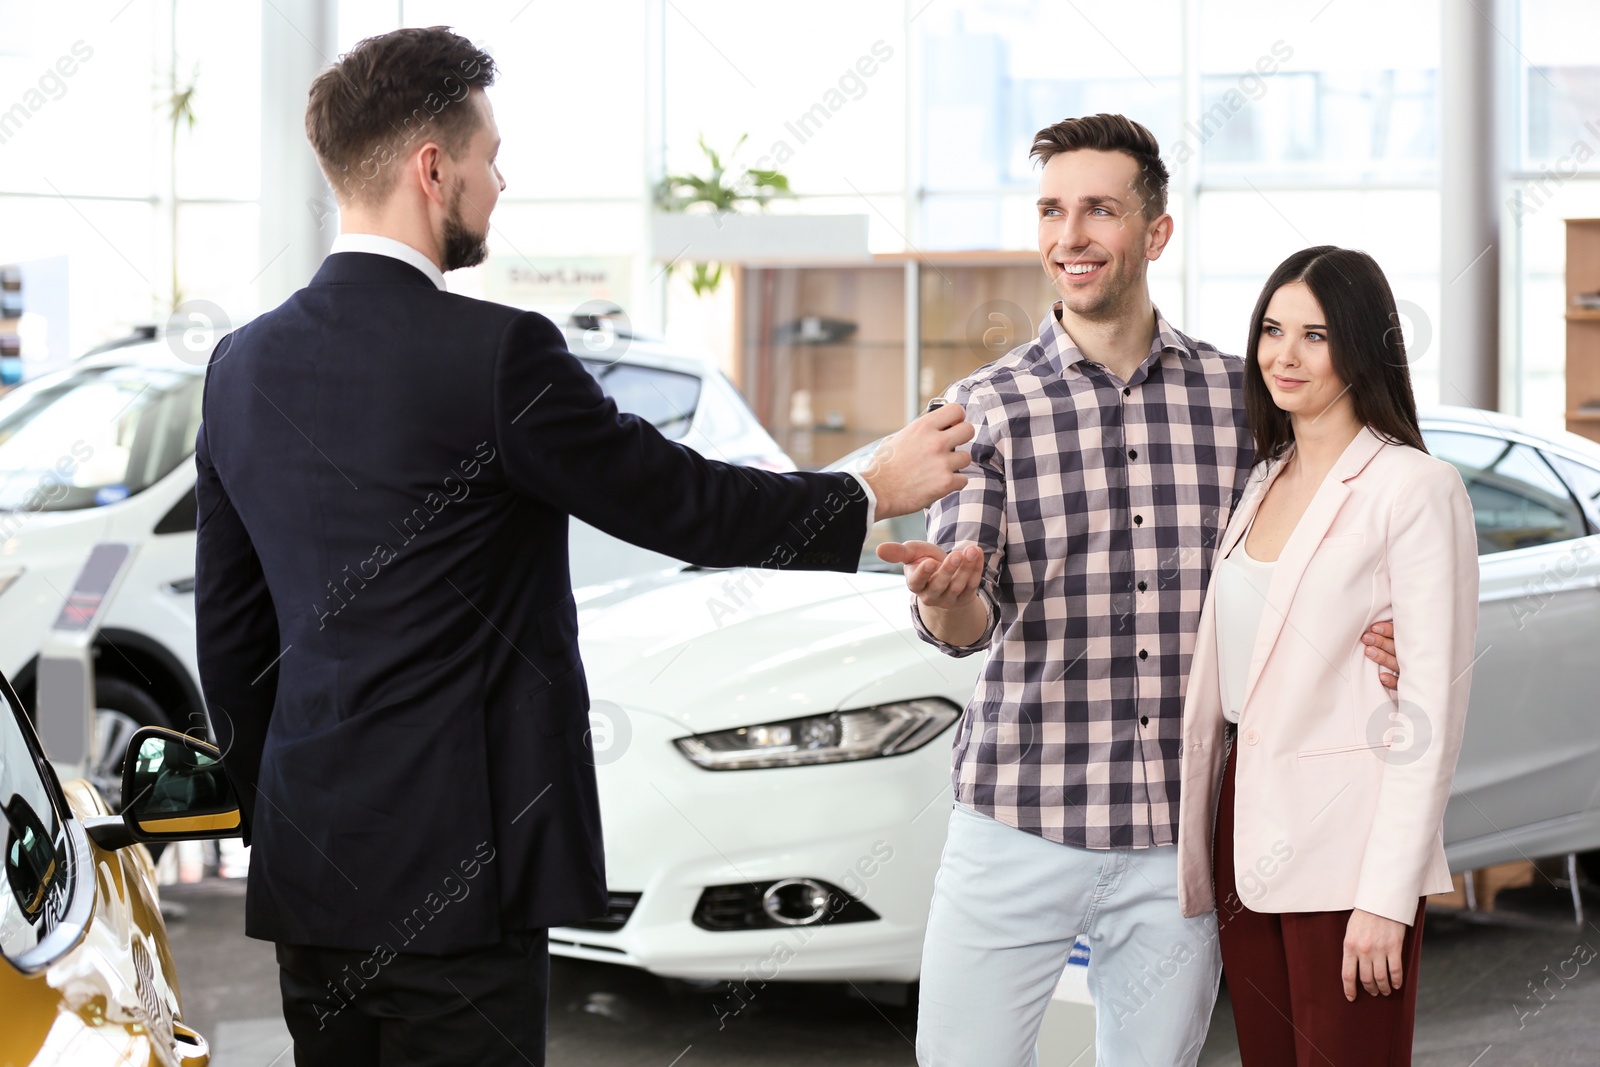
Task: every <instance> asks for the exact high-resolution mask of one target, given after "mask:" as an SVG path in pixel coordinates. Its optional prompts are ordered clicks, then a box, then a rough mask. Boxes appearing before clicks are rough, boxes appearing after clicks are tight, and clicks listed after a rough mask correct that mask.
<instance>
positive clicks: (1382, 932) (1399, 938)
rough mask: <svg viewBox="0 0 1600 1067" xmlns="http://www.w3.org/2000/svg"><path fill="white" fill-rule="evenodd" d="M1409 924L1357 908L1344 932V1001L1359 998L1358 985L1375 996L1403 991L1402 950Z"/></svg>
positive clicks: (1342, 969)
mask: <svg viewBox="0 0 1600 1067" xmlns="http://www.w3.org/2000/svg"><path fill="white" fill-rule="evenodd" d="M1406 930H1407V927H1406V924H1405V923H1397V922H1395V921H1394V920H1393V919H1385V918H1384V917H1383V916H1382V915H1374V914H1372V912H1370V911H1362V910H1361V909H1360V908H1357V909H1356V910H1355V911H1353V912H1351V913H1350V923H1349V925H1348V926H1346V927H1345V930H1344V964H1343V966H1342V968H1341V971H1342V974H1343V977H1344V999H1346V1000H1352V1001H1353V1000H1355V999H1356V982H1357V981H1358V980H1359V981H1360V983H1361V986H1362V987H1363V988H1364V989H1366V991H1367V992H1368V993H1370V994H1372V995H1373V996H1375V997H1376V996H1379V995H1382V996H1385V997H1386V996H1388V995H1389V994H1390V993H1391V992H1393V991H1394V990H1397V989H1399V988H1400V982H1401V974H1400V951H1401V949H1402V948H1403V947H1404V946H1405V940H1406Z"/></svg>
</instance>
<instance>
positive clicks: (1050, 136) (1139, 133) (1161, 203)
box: [1028, 112, 1168, 219]
mask: <svg viewBox="0 0 1600 1067" xmlns="http://www.w3.org/2000/svg"><path fill="white" fill-rule="evenodd" d="M1083 149H1089V150H1091V151H1096V152H1122V153H1123V154H1125V155H1128V156H1132V157H1133V161H1134V162H1135V163H1137V164H1139V179H1140V180H1139V190H1138V192H1139V195H1140V196H1141V197H1143V198H1144V217H1145V218H1147V219H1158V218H1160V217H1161V216H1162V215H1165V214H1166V213H1167V178H1168V176H1167V165H1166V164H1165V163H1163V162H1161V146H1160V145H1159V144H1158V143H1157V142H1156V137H1155V134H1153V133H1151V132H1150V131H1149V130H1147V129H1145V128H1144V127H1143V126H1141V125H1139V124H1138V123H1137V122H1134V121H1133V120H1132V119H1130V118H1128V117H1127V116H1126V115H1108V114H1105V113H1104V112H1102V113H1101V114H1099V115H1085V116H1083V117H1081V118H1075V119H1062V120H1061V121H1060V122H1058V123H1055V124H1054V125H1052V126H1046V127H1045V128H1044V129H1042V130H1040V131H1039V132H1038V133H1036V134H1034V135H1033V148H1032V149H1031V150H1030V151H1029V152H1028V157H1029V158H1030V159H1037V160H1038V161H1039V162H1040V163H1048V162H1050V160H1051V158H1052V157H1053V156H1058V155H1060V154H1061V153H1062V152H1077V151H1080V150H1083Z"/></svg>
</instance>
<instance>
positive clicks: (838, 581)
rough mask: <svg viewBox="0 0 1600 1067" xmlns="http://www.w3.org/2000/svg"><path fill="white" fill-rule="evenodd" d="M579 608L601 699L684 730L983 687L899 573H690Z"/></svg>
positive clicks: (596, 592)
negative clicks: (945, 643) (931, 635)
mask: <svg viewBox="0 0 1600 1067" xmlns="http://www.w3.org/2000/svg"><path fill="white" fill-rule="evenodd" d="M578 600H579V614H578V630H579V644H580V646H581V649H582V654H583V663H584V669H585V672H586V673H587V675H588V680H589V692H590V695H591V698H592V699H593V701H595V702H600V701H611V702H613V703H616V704H619V705H621V706H622V707H624V708H626V709H627V710H628V711H629V712H630V713H631V712H639V711H642V712H649V713H654V714H656V715H660V716H663V717H666V718H668V719H671V720H672V721H673V722H675V723H676V724H678V725H679V726H681V727H682V728H683V729H684V732H685V733H690V732H703V731H707V730H720V729H727V728H729V727H733V726H744V725H750V724H753V723H759V722H772V721H775V720H781V719H791V718H796V717H798V716H802V715H814V714H819V713H822V712H828V711H834V710H837V709H840V708H844V707H860V706H863V705H865V704H871V703H881V702H884V701H887V700H898V699H906V698H908V697H911V696H947V697H949V698H950V699H952V700H955V701H956V702H957V703H965V701H966V699H967V697H968V696H969V695H970V694H971V692H972V683H973V670H972V669H960V668H959V667H956V666H955V664H957V663H961V662H963V661H952V660H949V659H947V658H946V657H944V656H942V655H941V654H940V653H939V652H938V651H937V650H935V649H934V648H933V647H932V646H930V645H927V644H925V643H924V642H922V641H921V640H920V639H919V638H918V637H917V635H916V634H915V632H914V631H913V630H912V628H911V618H910V611H909V608H908V594H907V592H906V587H905V582H904V580H903V579H902V578H901V577H900V575H898V574H878V573H870V572H869V573H860V574H837V573H826V572H800V571H771V570H755V569H752V570H715V571H705V570H694V569H690V570H683V571H677V572H672V573H666V574H659V575H653V576H649V577H645V578H641V579H636V580H634V581H631V582H627V583H621V584H619V585H617V586H610V587H598V588H592V589H587V590H581V591H579V593H578ZM972 659H973V660H977V661H981V657H972ZM976 666H977V663H972V667H974V668H975V667H976Z"/></svg>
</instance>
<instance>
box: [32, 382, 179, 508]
mask: <svg viewBox="0 0 1600 1067" xmlns="http://www.w3.org/2000/svg"><path fill="white" fill-rule="evenodd" d="M202 388H203V379H202V378H201V376H200V375H199V374H197V373H194V372H192V371H187V370H162V369H158V368H151V367H139V366H130V365H119V366H100V367H75V368H70V369H68V370H64V371H61V372H58V373H56V374H51V375H47V376H45V377H42V378H38V379H35V380H34V381H31V382H27V383H24V384H23V385H20V386H18V387H17V388H15V389H13V390H12V391H11V392H10V393H8V394H6V395H5V396H4V397H0V510H5V511H75V510H78V509H80V508H92V507H100V506H102V505H105V504H115V503H116V502H117V501H119V500H125V499H127V498H128V497H130V496H133V495H134V494H135V493H138V492H141V491H142V490H144V489H147V488H149V487H150V486H151V485H153V484H155V483H156V482H158V481H160V480H161V479H162V478H163V477H165V476H166V475H167V474H168V473H169V472H170V471H172V470H173V468H175V467H177V466H178V464H179V463H181V462H183V461H184V460H185V459H186V458H188V457H189V456H190V455H191V454H192V453H193V452H194V438H195V434H196V433H197V432H198V431H199V429H200V397H201V391H202Z"/></svg>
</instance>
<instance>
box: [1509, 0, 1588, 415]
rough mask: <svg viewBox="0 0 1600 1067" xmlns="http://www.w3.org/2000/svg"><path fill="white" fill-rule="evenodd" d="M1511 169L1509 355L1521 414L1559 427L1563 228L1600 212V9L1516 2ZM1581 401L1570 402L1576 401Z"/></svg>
mask: <svg viewBox="0 0 1600 1067" xmlns="http://www.w3.org/2000/svg"><path fill="white" fill-rule="evenodd" d="M1511 29H1512V31H1513V33H1514V34H1515V37H1516V40H1517V59H1516V63H1515V64H1514V68H1515V70H1516V71H1517V77H1516V80H1515V85H1514V87H1513V88H1514V91H1516V92H1517V93H1518V95H1519V99H1518V100H1517V101H1516V103H1517V107H1516V108H1515V114H1516V116H1517V123H1516V129H1515V130H1513V131H1512V133H1513V141H1514V145H1515V147H1514V151H1513V155H1514V157H1515V160H1514V164H1513V173H1512V175H1511V177H1510V181H1509V182H1508V183H1507V185H1506V190H1505V206H1506V212H1505V216H1504V219H1503V222H1504V225H1505V227H1506V237H1507V245H1506V247H1507V248H1508V249H1510V250H1511V252H1512V255H1513V258H1512V260H1511V262H1512V264H1513V266H1514V268H1515V270H1514V273H1513V274H1512V276H1511V277H1512V282H1513V284H1512V288H1511V291H1510V292H1509V293H1508V294H1507V295H1508V296H1509V297H1510V298H1511V299H1510V300H1508V301H1507V303H1506V306H1507V307H1508V308H1510V309H1512V312H1513V313H1512V315H1511V322H1510V323H1509V328H1508V329H1507V330H1505V331H1503V332H1502V336H1509V337H1510V338H1511V339H1512V340H1513V346H1512V349H1511V351H1510V352H1508V353H1507V354H1506V355H1507V358H1508V359H1510V360H1512V361H1513V362H1514V380H1515V381H1516V383H1517V385H1518V387H1519V392H1520V396H1518V397H1514V398H1507V399H1508V400H1514V401H1516V402H1517V407H1518V408H1519V410H1520V411H1521V413H1522V414H1523V415H1526V416H1528V417H1530V418H1534V419H1536V420H1538V421H1539V422H1541V423H1543V424H1545V425H1550V426H1559V425H1561V419H1562V418H1563V415H1564V413H1565V411H1566V410H1567V406H1568V397H1567V395H1566V346H1567V339H1566V323H1565V321H1564V319H1563V316H1564V315H1565V314H1566V311H1567V307H1566V226H1565V224H1564V220H1566V219H1571V218H1595V217H1597V216H1600V57H1597V55H1596V53H1595V50H1594V48H1593V47H1592V42H1593V41H1594V40H1595V38H1596V34H1600V6H1597V5H1595V4H1593V3H1588V2H1585V0H1522V3H1521V4H1520V5H1519V10H1518V20H1517V23H1516V24H1515V25H1514V26H1513V27H1511ZM1585 399H1587V398H1584V397H1574V398H1572V401H1573V403H1574V404H1576V403H1580V402H1582V401H1583V400H1585Z"/></svg>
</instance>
